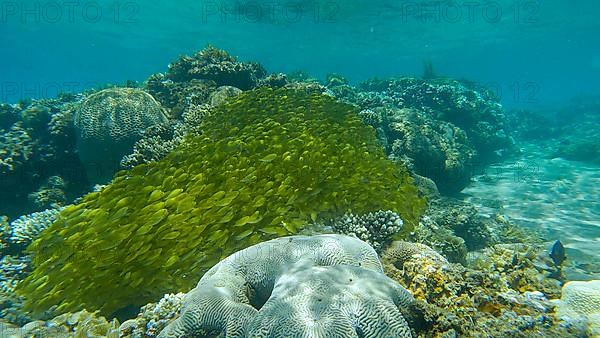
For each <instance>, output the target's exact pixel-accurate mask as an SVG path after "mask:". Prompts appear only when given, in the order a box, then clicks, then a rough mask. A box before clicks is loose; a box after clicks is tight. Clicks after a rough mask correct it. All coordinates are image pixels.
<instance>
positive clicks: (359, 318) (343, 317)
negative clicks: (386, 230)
mask: <svg viewBox="0 0 600 338" xmlns="http://www.w3.org/2000/svg"><path fill="white" fill-rule="evenodd" d="M412 302H413V298H412V296H411V295H410V293H409V292H407V291H406V290H405V289H404V288H402V287H401V286H400V285H398V284H397V283H395V282H393V281H392V280H391V279H389V278H388V277H386V276H385V275H383V274H382V268H381V264H380V263H379V260H378V257H377V253H376V252H375V250H373V248H371V247H370V246H369V245H368V244H366V243H365V242H362V241H360V240H358V239H355V238H353V237H349V236H343V235H318V236H312V237H309V236H291V237H284V238H278V239H274V240H271V241H267V242H264V243H260V244H258V245H255V246H252V247H250V248H247V249H245V250H242V251H239V252H237V253H235V254H233V255H232V256H230V257H228V258H226V259H225V260H223V261H222V262H220V263H219V264H217V265H215V266H214V267H213V268H212V269H210V270H209V271H208V272H207V273H206V274H205V275H204V276H203V277H202V278H201V279H200V282H198V286H196V288H195V289H193V290H192V291H191V292H190V293H189V294H188V295H187V296H186V298H185V300H184V304H183V307H182V312H181V315H180V317H179V318H178V319H176V320H175V321H174V322H173V323H171V324H170V325H169V326H167V327H166V328H165V329H164V330H163V331H162V332H161V334H160V335H159V337H188V336H189V337H191V336H198V335H203V336H204V335H226V336H227V337H284V336H286V337H308V336H310V337H316V338H318V337H357V336H364V337H373V338H376V337H382V338H383V337H412V334H411V330H410V328H409V326H408V324H407V322H406V320H405V319H404V317H403V315H402V312H401V311H400V310H401V309H403V310H404V311H408V307H409V305H410V304H412Z"/></svg>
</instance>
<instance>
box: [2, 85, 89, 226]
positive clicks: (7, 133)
mask: <svg viewBox="0 0 600 338" xmlns="http://www.w3.org/2000/svg"><path fill="white" fill-rule="evenodd" d="M81 98H82V95H71V96H69V95H61V96H59V97H58V98H56V99H43V100H30V101H26V102H22V103H20V104H19V105H13V106H10V107H11V109H10V118H7V119H6V120H5V122H6V123H7V124H8V123H12V124H11V125H3V126H2V128H0V144H1V145H0V171H2V174H3V179H2V180H0V206H1V208H2V213H5V214H8V215H9V216H10V217H17V216H19V215H23V214H27V213H31V212H34V211H40V210H43V209H45V208H49V207H54V205H57V204H64V203H66V202H67V201H69V200H72V199H73V198H74V197H76V196H78V195H80V194H81V193H82V192H83V191H84V190H85V189H86V188H87V181H86V179H85V175H84V174H83V170H82V168H81V164H80V162H79V158H78V156H77V153H76V149H75V142H76V140H75V133H74V131H75V128H74V126H73V121H72V112H73V110H74V107H75V105H76V103H77V101H78V100H80V99H81ZM58 181H63V182H62V183H60V184H55V183H57V182H58Z"/></svg>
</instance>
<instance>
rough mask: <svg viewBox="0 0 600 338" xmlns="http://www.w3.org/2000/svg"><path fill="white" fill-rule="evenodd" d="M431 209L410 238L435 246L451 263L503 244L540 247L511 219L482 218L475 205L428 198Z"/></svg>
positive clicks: (429, 195) (536, 237) (441, 198)
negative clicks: (468, 253)
mask: <svg viewBox="0 0 600 338" xmlns="http://www.w3.org/2000/svg"><path fill="white" fill-rule="evenodd" d="M427 197H428V202H429V203H428V204H429V205H428V208H427V210H426V211H425V214H424V216H423V217H422V218H421V220H420V222H419V224H418V226H417V227H416V228H415V230H414V231H413V232H412V233H411V235H410V236H409V239H410V240H411V241H413V242H417V243H423V244H426V245H428V246H431V247H432V248H434V249H435V250H437V251H438V252H440V253H442V254H443V255H444V257H446V258H447V259H448V260H449V261H450V262H453V263H464V262H465V259H466V257H467V252H468V251H472V250H479V249H483V248H486V247H489V246H491V245H495V244H499V243H532V244H533V243H539V242H540V240H539V236H538V235H537V234H536V233H534V232H532V231H526V230H524V229H523V228H522V227H520V226H518V225H517V224H515V223H514V222H512V221H511V220H510V219H509V218H507V217H505V216H502V215H499V214H495V215H493V217H486V216H483V215H481V214H480V213H479V212H478V210H477V209H476V208H475V207H474V206H473V205H471V204H469V203H466V202H462V201H460V200H457V199H454V198H450V197H436V196H435V194H434V193H429V194H427Z"/></svg>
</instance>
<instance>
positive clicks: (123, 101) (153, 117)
mask: <svg viewBox="0 0 600 338" xmlns="http://www.w3.org/2000/svg"><path fill="white" fill-rule="evenodd" d="M74 122H75V128H76V129H77V151H78V152H79V158H80V159H81V161H82V163H84V164H85V165H86V168H87V173H88V176H89V178H90V179H91V180H92V181H93V182H96V183H97V182H101V181H108V180H109V179H110V178H111V177H112V175H113V174H114V173H115V171H116V169H118V168H119V162H120V160H121V158H122V157H123V156H124V155H126V154H128V153H130V152H131V149H132V148H133V144H134V143H135V141H137V140H138V139H139V138H140V137H141V136H142V134H143V133H144V130H146V128H148V127H150V126H154V125H158V124H163V123H166V122H167V116H166V115H165V113H164V112H163V110H162V108H161V106H160V104H159V103H158V102H156V100H154V98H153V97H152V96H151V95H150V94H148V93H146V92H145V91H143V90H139V89H133V88H111V89H105V90H102V91H99V92H97V93H95V94H92V95H90V96H89V97H87V98H86V99H85V100H84V101H83V102H82V103H81V106H80V107H79V109H78V110H77V111H76V112H75V115H74Z"/></svg>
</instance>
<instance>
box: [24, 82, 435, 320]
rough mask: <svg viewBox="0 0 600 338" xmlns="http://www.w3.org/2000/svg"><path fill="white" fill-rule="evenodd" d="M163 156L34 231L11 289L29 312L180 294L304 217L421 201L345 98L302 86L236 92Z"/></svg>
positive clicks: (294, 228) (411, 212)
mask: <svg viewBox="0 0 600 338" xmlns="http://www.w3.org/2000/svg"><path fill="white" fill-rule="evenodd" d="M202 128H203V130H204V131H205V133H204V134H202V135H200V136H196V137H190V138H188V139H186V140H185V141H184V142H183V143H182V145H181V146H180V147H178V148H177V149H176V150H175V151H173V152H172V153H171V154H169V155H168V156H167V157H166V158H164V159H162V160H160V161H157V162H153V163H149V164H144V165H140V166H137V167H134V168H133V169H131V170H129V171H121V172H119V173H118V174H117V175H116V177H115V178H114V179H113V181H112V183H111V184H109V185H108V186H107V187H105V188H104V189H103V190H101V191H99V192H93V193H90V194H89V195H87V196H86V197H84V199H83V201H82V202H81V203H80V204H77V205H74V206H70V207H67V208H66V209H65V210H64V211H63V212H61V214H60V216H59V219H58V220H57V221H56V222H55V223H54V224H53V225H52V226H51V227H50V228H49V229H47V230H46V231H44V232H43V233H42V234H41V237H40V238H39V239H38V240H36V241H35V242H34V243H33V244H32V245H31V246H30V248H29V249H30V251H31V253H32V254H33V255H34V259H33V265H34V271H33V273H32V274H31V275H30V276H29V277H28V278H27V279H26V280H25V281H24V282H23V283H21V285H20V287H19V292H20V293H21V294H22V295H24V296H25V298H26V302H25V306H26V307H27V308H28V309H30V310H32V311H35V312H41V311H44V310H47V309H48V308H50V307H52V306H54V305H57V308H56V309H55V312H57V313H62V312H67V311H70V312H73V311H77V310H79V309H81V308H86V309H87V310H90V311H94V310H100V311H101V312H102V313H103V314H105V315H109V314H111V313H113V312H114V311H116V310H119V309H121V308H123V307H126V306H128V305H142V304H145V303H147V302H149V301H152V300H155V299H158V298H160V296H162V295H163V294H164V293H167V292H177V291H188V290H190V289H191V288H192V287H193V286H194V284H195V281H196V280H197V279H198V278H200V277H201V276H202V274H203V273H204V272H205V271H206V270H207V269H208V268H210V267H211V266H213V265H214V264H216V263H217V262H218V261H219V260H220V259H222V258H224V257H226V256H228V255H230V254H231V253H233V252H235V251H238V250H240V249H243V248H245V247H248V246H250V245H253V244H256V243H258V242H261V241H264V240H267V239H271V238H274V237H279V236H285V235H290V234H295V233H297V232H299V231H300V230H301V229H302V228H303V227H304V225H305V224H310V223H313V222H315V221H317V220H325V219H329V218H332V217H336V216H341V215H343V214H344V213H348V212H353V213H367V212H370V211H376V210H380V209H381V210H392V211H394V212H397V213H398V214H399V215H400V216H401V217H402V219H403V220H404V228H403V230H404V231H411V228H412V226H414V224H415V223H416V222H417V220H418V218H419V217H420V215H421V213H422V212H423V209H424V206H425V203H424V201H423V200H422V199H421V198H419V197H418V195H417V190H416V188H415V186H414V185H413V183H412V179H411V178H410V176H409V175H408V173H407V171H406V170H405V169H404V168H401V167H399V166H398V165H396V164H395V163H393V162H391V161H389V160H388V159H386V157H385V154H384V152H383V149H381V147H380V146H379V145H378V143H377V140H376V138H375V134H374V131H373V129H372V128H370V127H367V126H365V125H364V124H363V123H362V122H361V120H360V118H359V117H358V115H357V114H356V112H355V111H354V110H353V108H352V107H351V106H348V105H346V104H343V103H338V102H336V101H335V100H334V99H333V98H331V97H328V96H326V95H319V94H310V93H307V92H306V91H303V90H290V89H277V90H272V89H270V88H261V89H257V90H254V91H251V92H246V93H243V94H241V95H239V96H238V97H236V98H233V99H232V100H231V101H229V102H228V103H226V104H225V105H223V106H220V107H218V108H217V109H216V112H215V113H214V114H212V115H211V116H208V117H206V118H205V119H204V121H203V125H202Z"/></svg>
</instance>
